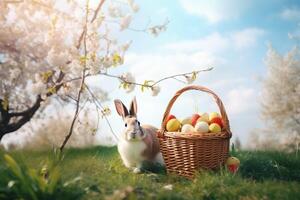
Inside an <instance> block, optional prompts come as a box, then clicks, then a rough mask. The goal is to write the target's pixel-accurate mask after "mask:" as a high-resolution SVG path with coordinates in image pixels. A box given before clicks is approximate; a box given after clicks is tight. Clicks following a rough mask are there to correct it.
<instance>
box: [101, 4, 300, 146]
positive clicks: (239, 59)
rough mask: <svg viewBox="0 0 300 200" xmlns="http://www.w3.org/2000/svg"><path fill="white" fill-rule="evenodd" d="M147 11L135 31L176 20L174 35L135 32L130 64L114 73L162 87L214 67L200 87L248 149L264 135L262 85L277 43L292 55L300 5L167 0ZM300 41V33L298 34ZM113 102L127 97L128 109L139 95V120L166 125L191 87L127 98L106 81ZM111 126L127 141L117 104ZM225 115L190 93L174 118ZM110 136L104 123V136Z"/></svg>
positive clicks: (134, 25)
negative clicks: (255, 134) (259, 131)
mask: <svg viewBox="0 0 300 200" xmlns="http://www.w3.org/2000/svg"><path fill="white" fill-rule="evenodd" d="M136 2H137V3H138V4H139V6H140V11H139V13H138V14H137V15H135V17H134V20H133V23H132V24H131V26H130V27H131V28H135V29H142V28H143V27H144V26H145V25H146V24H147V23H148V22H149V20H150V21H151V24H153V25H155V24H160V23H163V22H164V21H165V20H166V19H169V21H170V23H169V25H168V29H167V30H166V31H165V32H163V33H162V34H161V35H159V36H158V37H156V38H153V37H151V36H149V35H147V34H145V33H141V32H134V31H130V30H127V31H125V32H123V33H122V34H123V35H122V37H121V39H122V40H131V39H132V40H133V43H132V45H131V47H130V49H129V51H128V53H127V55H126V57H125V64H124V65H123V66H121V67H120V68H119V69H117V70H113V71H111V73H115V74H117V73H121V72H123V71H130V72H131V73H133V74H134V75H135V76H136V80H137V81H139V82H143V80H145V79H147V80H149V79H151V80H157V79H159V78H161V77H164V76H168V75H172V74H176V73H181V72H189V71H193V70H197V69H201V68H205V67H209V66H213V67H214V70H213V71H211V72H207V73H202V74H200V75H199V77H198V79H197V81H196V82H195V84H198V85H203V86H207V87H209V88H210V89H212V90H213V91H215V92H216V93H217V94H219V96H220V97H221V99H222V100H223V102H224V104H225V107H226V109H227V113H228V115H229V119H230V122H231V127H232V131H233V135H234V136H238V137H239V138H240V139H241V140H242V143H243V144H244V145H245V144H246V143H247V140H248V139H249V136H250V133H251V131H252V130H253V129H256V128H263V127H264V122H263V120H262V119H261V117H260V104H259V102H260V101H262V99H261V98H260V94H261V81H260V79H261V78H263V77H264V76H265V73H266V67H265V65H264V58H265V56H266V52H267V49H268V44H271V45H272V46H273V47H274V48H275V49H276V50H277V51H279V52H280V53H286V52H287V51H288V50H289V49H291V48H292V47H293V46H294V45H295V44H296V41H295V40H293V39H290V38H289V36H288V34H291V35H293V36H295V37H297V33H298V32H299V31H298V29H299V25H298V22H299V20H300V3H299V2H298V1H277V0H273V1H238V0H228V1H200V0H178V1H170V0H161V1H142V0H140V1H136ZM298 35H299V33H298ZM101 80H102V81H103V82H105V83H107V84H106V89H107V90H108V91H109V92H110V98H111V99H115V98H120V99H121V100H123V101H124V103H125V104H127V105H129V102H130V100H131V98H132V97H133V96H137V100H138V117H139V118H140V121H141V122H142V123H148V124H153V125H155V126H157V127H159V126H160V120H161V118H162V115H163V112H164V109H165V108H166V106H167V103H168V101H169V99H170V98H171V97H172V95H173V94H174V93H175V92H176V91H177V90H178V89H180V88H181V87H183V85H182V84H181V83H178V82H176V81H173V80H170V81H166V82H164V83H162V84H161V89H162V90H161V93H160V95H159V96H157V97H152V96H151V94H150V93H147V92H145V93H141V91H140V89H139V88H136V89H135V91H134V92H133V93H130V94H126V93H125V92H124V91H122V90H119V89H118V83H117V82H115V81H112V80H110V79H106V78H101ZM109 106H110V107H111V108H112V115H111V116H110V119H111V121H112V124H113V127H114V129H115V131H116V132H118V133H120V134H121V131H122V129H123V124H122V120H121V118H119V117H118V116H117V114H116V112H115V110H114V106H113V105H112V104H110V105H109ZM215 110H217V107H216V106H215V104H214V102H213V100H212V99H211V98H210V97H208V96H207V95H205V94H202V93H199V92H190V93H187V94H184V95H183V96H182V97H180V98H179V99H178V101H177V102H176V104H175V105H174V109H173V110H172V113H173V114H174V115H176V116H177V117H178V118H184V117H187V116H189V115H191V114H193V113H194V112H211V111H215ZM104 133H105V134H109V131H108V129H107V126H106V125H104V124H103V127H102V129H101V130H100V132H99V134H100V135H105V134H104Z"/></svg>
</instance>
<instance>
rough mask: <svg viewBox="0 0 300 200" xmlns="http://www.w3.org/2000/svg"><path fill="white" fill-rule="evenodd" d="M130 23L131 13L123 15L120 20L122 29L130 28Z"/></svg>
mask: <svg viewBox="0 0 300 200" xmlns="http://www.w3.org/2000/svg"><path fill="white" fill-rule="evenodd" d="M130 23H131V15H126V16H125V17H123V18H122V20H121V22H120V31H123V30H125V29H126V28H128V27H129V25H130Z"/></svg>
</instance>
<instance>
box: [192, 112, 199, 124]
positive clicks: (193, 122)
mask: <svg viewBox="0 0 300 200" xmlns="http://www.w3.org/2000/svg"><path fill="white" fill-rule="evenodd" d="M199 117H200V115H199V114H193V115H192V117H191V123H192V125H193V126H195V125H196V123H197V120H198V119H199Z"/></svg>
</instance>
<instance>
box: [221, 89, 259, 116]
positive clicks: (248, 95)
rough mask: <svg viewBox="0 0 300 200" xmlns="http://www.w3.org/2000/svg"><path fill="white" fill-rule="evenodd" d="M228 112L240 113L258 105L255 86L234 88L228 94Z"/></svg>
mask: <svg viewBox="0 0 300 200" xmlns="http://www.w3.org/2000/svg"><path fill="white" fill-rule="evenodd" d="M226 105H227V112H228V113H230V114H232V115H238V114H241V113H245V112H247V111H251V110H252V109H253V108H255V107H257V94H256V93H255V90H254V89H253V88H245V87H240V88H237V89H232V90H230V91H229V92H228V94H227V99H226Z"/></svg>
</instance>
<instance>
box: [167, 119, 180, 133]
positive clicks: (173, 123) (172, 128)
mask: <svg viewBox="0 0 300 200" xmlns="http://www.w3.org/2000/svg"><path fill="white" fill-rule="evenodd" d="M180 125H181V124H180V122H179V121H178V119H170V120H169V121H168V122H167V126H166V129H167V131H169V132H176V131H178V130H179V129H180Z"/></svg>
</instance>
